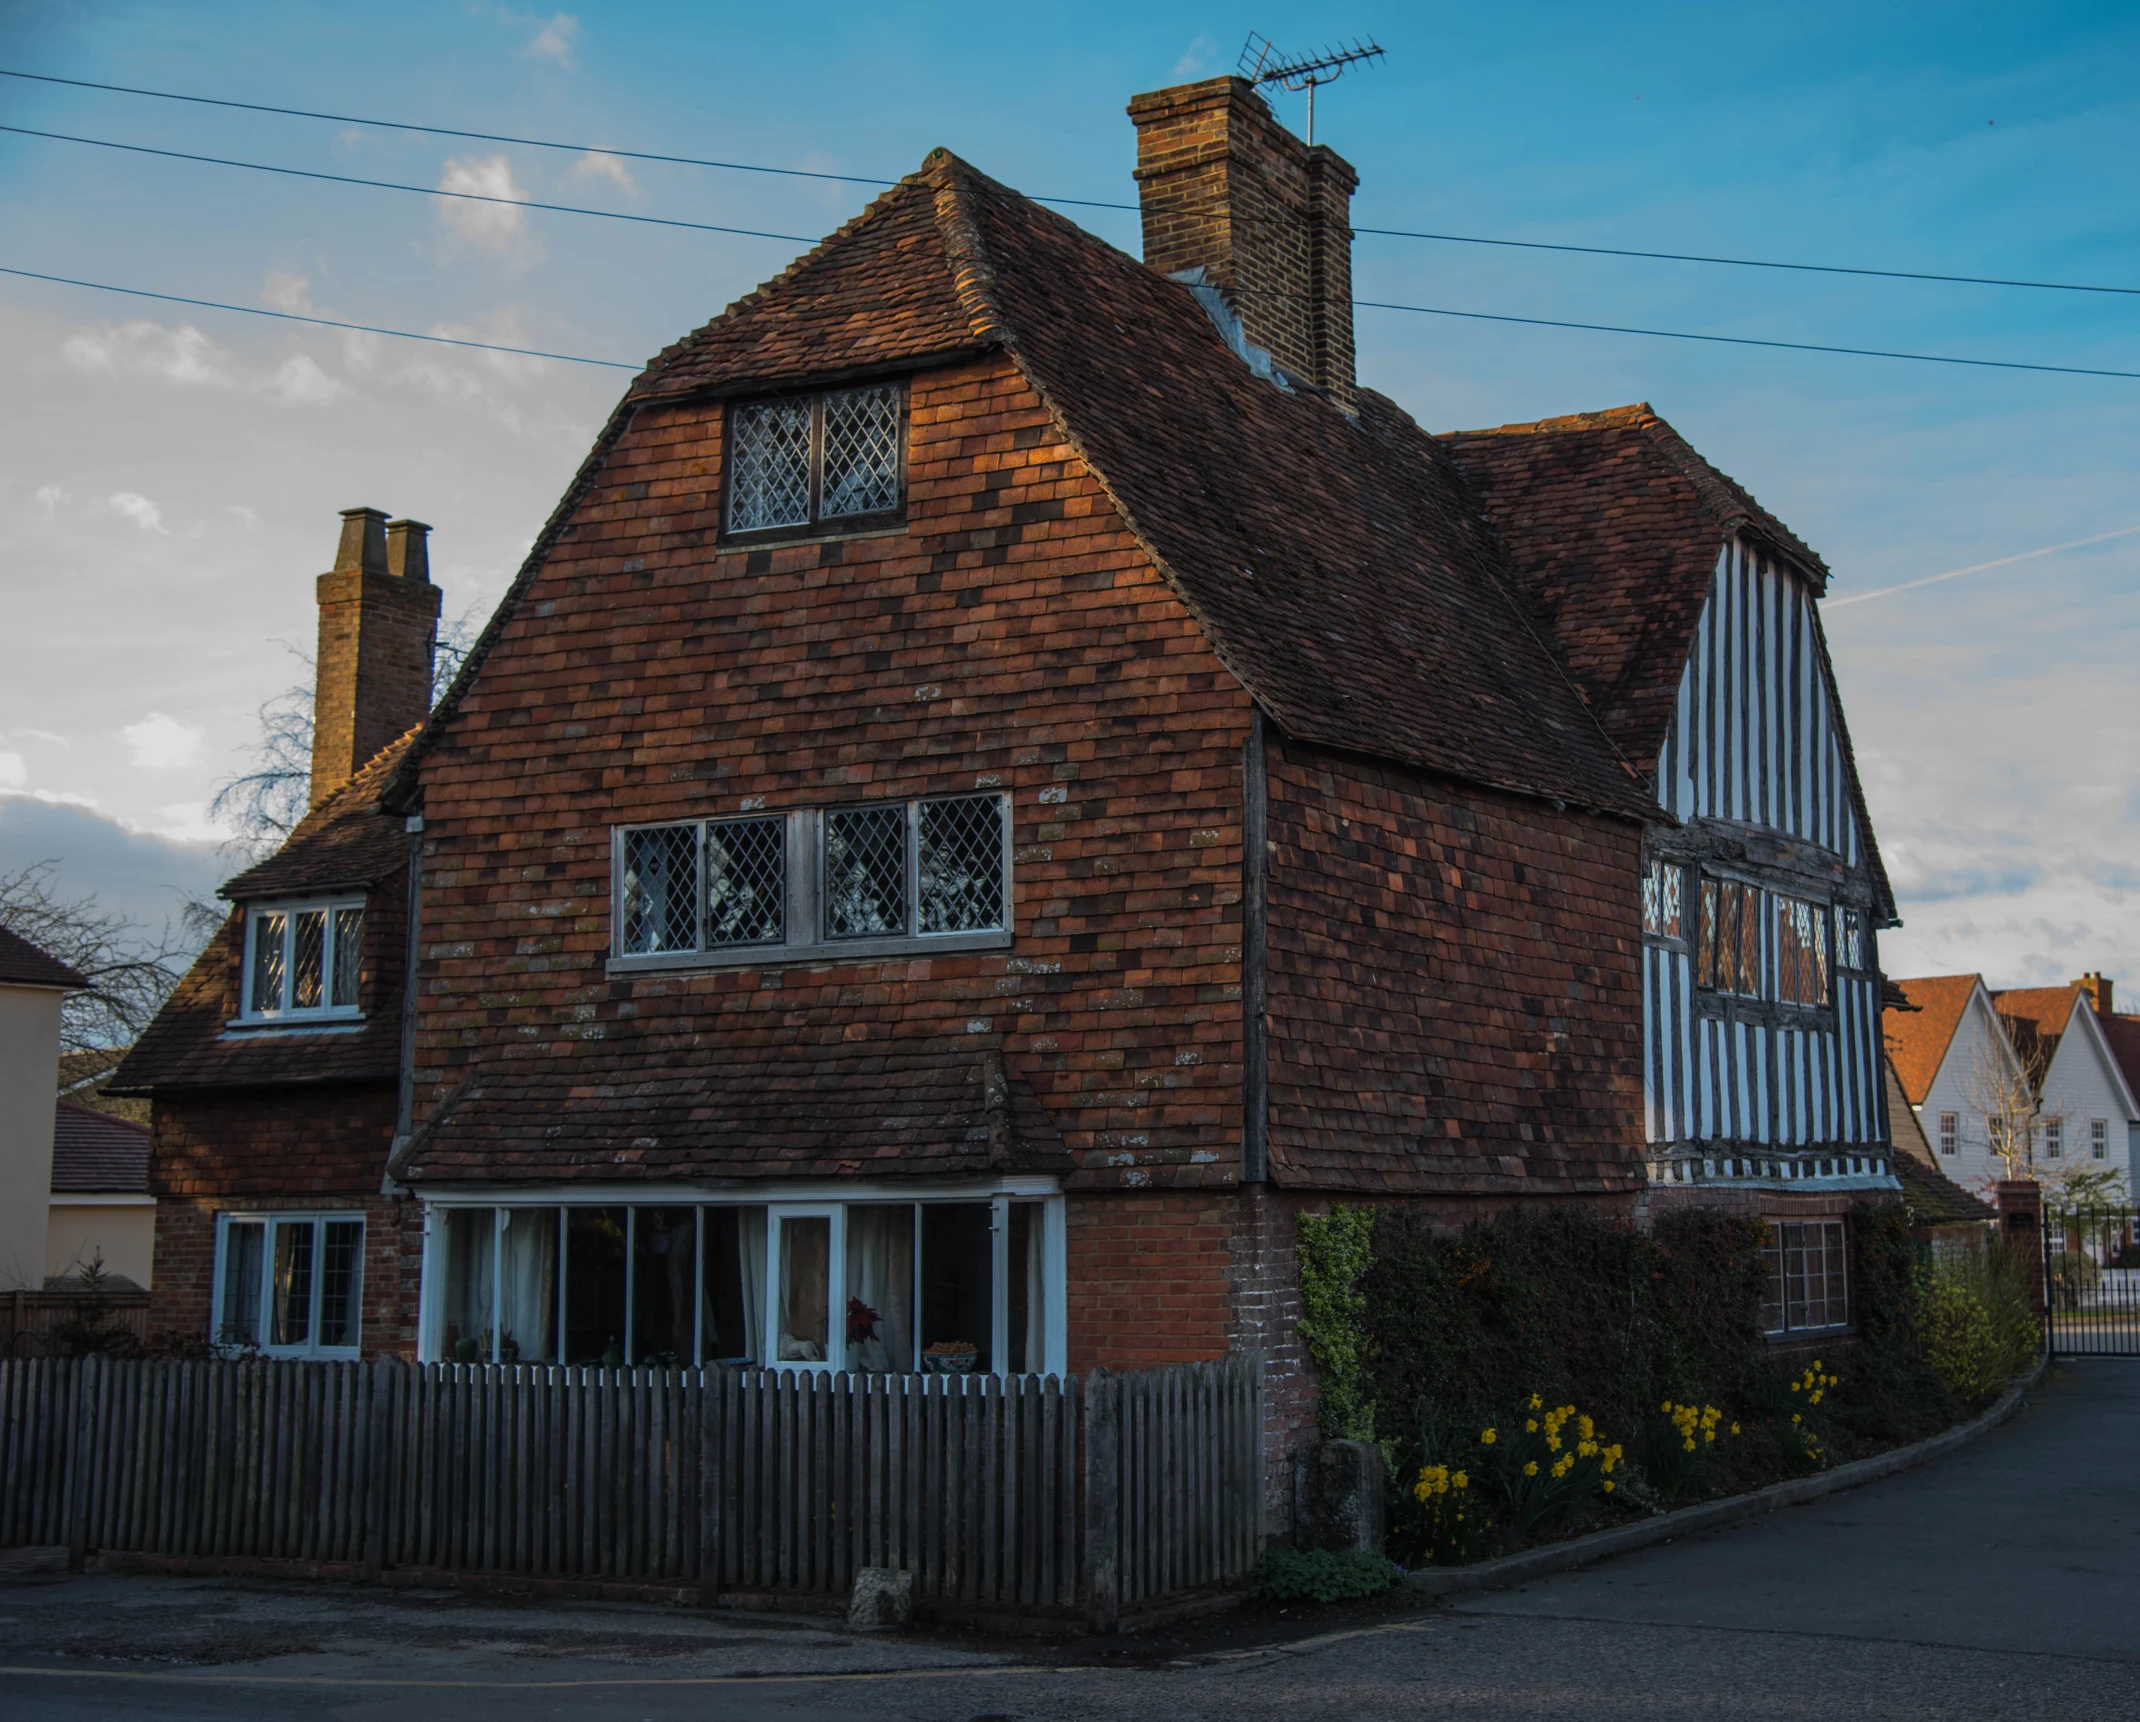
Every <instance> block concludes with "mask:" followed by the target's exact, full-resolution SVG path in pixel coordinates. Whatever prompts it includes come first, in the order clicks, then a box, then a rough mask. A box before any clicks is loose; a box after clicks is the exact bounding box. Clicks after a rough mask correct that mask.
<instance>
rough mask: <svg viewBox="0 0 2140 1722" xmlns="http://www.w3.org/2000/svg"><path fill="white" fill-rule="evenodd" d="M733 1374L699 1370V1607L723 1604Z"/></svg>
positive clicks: (717, 1369)
mask: <svg viewBox="0 0 2140 1722" xmlns="http://www.w3.org/2000/svg"><path fill="white" fill-rule="evenodd" d="M728 1379H729V1372H728V1371H727V1370H725V1369H721V1368H719V1367H712V1368H709V1367H707V1366H706V1365H703V1364H701V1365H700V1366H699V1395H698V1404H699V1424H698V1605H699V1607H700V1608H712V1607H714V1606H716V1605H717V1604H718V1603H719V1602H720V1600H721V1535H722V1532H723V1530H724V1529H725V1528H726V1527H725V1519H726V1515H725V1514H724V1513H723V1512H722V1510H721V1509H722V1506H723V1504H724V1496H723V1487H724V1484H725V1482H726V1479H725V1478H723V1476H722V1475H721V1430H722V1425H723V1423H724V1422H725V1421H726V1419H725V1418H724V1416H723V1412H724V1411H725V1410H726V1409H727V1408H726V1406H725V1405H724V1404H723V1403H722V1401H723V1400H724V1398H725V1397H726V1395H725V1394H724V1392H723V1388H724V1387H725V1386H726V1384H727V1382H728Z"/></svg>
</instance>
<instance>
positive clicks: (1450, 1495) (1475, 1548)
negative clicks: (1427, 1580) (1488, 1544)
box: [1410, 1464, 1487, 1565]
mask: <svg viewBox="0 0 2140 1722" xmlns="http://www.w3.org/2000/svg"><path fill="white" fill-rule="evenodd" d="M1412 1500H1413V1502H1414V1504H1415V1507H1416V1509H1417V1520H1416V1523H1415V1525H1414V1527H1413V1530H1412V1534H1411V1539H1410V1540H1411V1542H1412V1544H1413V1546H1414V1547H1415V1549H1416V1550H1417V1553H1418V1558H1420V1559H1421V1560H1422V1561H1440V1562H1442V1563H1443V1564H1445V1565H1455V1564H1459V1563H1461V1562H1464V1561H1469V1560H1476V1559H1477V1558H1478V1555H1479V1549H1480V1546H1481V1544H1482V1542H1483V1541H1484V1538H1485V1535H1486V1529H1487V1513H1486V1509H1485V1507H1484V1505H1483V1503H1481V1502H1479V1501H1478V1500H1476V1499H1475V1498H1474V1497H1473V1495H1472V1492H1471V1473H1470V1471H1469V1470H1467V1469H1465V1468H1464V1467H1462V1466H1459V1465H1441V1464H1436V1465H1422V1466H1421V1467H1420V1469H1419V1476H1418V1478H1417V1480H1416V1481H1414V1482H1413V1484H1412Z"/></svg>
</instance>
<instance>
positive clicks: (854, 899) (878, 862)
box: [824, 806, 907, 939]
mask: <svg viewBox="0 0 2140 1722" xmlns="http://www.w3.org/2000/svg"><path fill="white" fill-rule="evenodd" d="M824 829H825V936H826V937H827V938H833V939H852V938H859V937H861V936H863V935H866V934H869V933H903V932H905V931H906V930H907V892H906V878H907V810H906V808H905V807H903V806H894V807H847V808H841V809H839V810H837V811H835V812H831V813H828V814H826V815H825V827H824Z"/></svg>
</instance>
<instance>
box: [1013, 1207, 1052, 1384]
mask: <svg viewBox="0 0 2140 1722" xmlns="http://www.w3.org/2000/svg"><path fill="white" fill-rule="evenodd" d="M1027 1212H1028V1213H1030V1214H1031V1215H1032V1219H1031V1221H1030V1223H1029V1224H1028V1225H1027V1227H1026V1249H1025V1367H1026V1370H1027V1372H1028V1373H1030V1374H1033V1375H1038V1374H1039V1373H1040V1372H1041V1371H1042V1370H1043V1369H1045V1368H1046V1367H1047V1359H1048V1324H1047V1312H1048V1304H1047V1298H1048V1276H1047V1274H1046V1273H1045V1272H1044V1271H1043V1267H1044V1264H1045V1261H1046V1257H1047V1253H1048V1252H1047V1236H1048V1233H1047V1223H1046V1220H1045V1218H1044V1215H1045V1213H1046V1210H1045V1209H1043V1208H1042V1207H1041V1206H1040V1204H1039V1203H1037V1202H1035V1203H1034V1204H1033V1205H1032V1206H1031V1207H1030V1208H1029V1209H1028V1210H1027ZM1013 1271H1014V1272H1015V1271H1016V1270H1015V1269H1014V1270H1013Z"/></svg>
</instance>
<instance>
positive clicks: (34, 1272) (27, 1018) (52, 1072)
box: [0, 986, 63, 1291]
mask: <svg viewBox="0 0 2140 1722" xmlns="http://www.w3.org/2000/svg"><path fill="white" fill-rule="evenodd" d="M62 996H63V995H62V994H61V993H60V992H58V991H57V990H56V989H54V988H52V987H10V986H0V1290H8V1291H13V1290H18V1289H21V1290H29V1291H35V1290H37V1289H38V1288H39V1287H41V1286H42V1285H43V1284H44V1275H45V1211H46V1207H47V1205H48V1204H49V1203H50V1201H51V1200H52V1117H53V1111H54V1108H55V1105H56V1103H57V1099H58V1093H57V1091H58V1087H59V1007H60V999H61V997H62Z"/></svg>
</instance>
